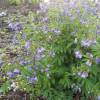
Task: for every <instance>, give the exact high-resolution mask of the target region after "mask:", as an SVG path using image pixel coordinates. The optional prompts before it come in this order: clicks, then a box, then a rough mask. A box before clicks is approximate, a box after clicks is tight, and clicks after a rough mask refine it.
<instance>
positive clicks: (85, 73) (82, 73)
mask: <svg viewBox="0 0 100 100" xmlns="http://www.w3.org/2000/svg"><path fill="white" fill-rule="evenodd" d="M78 75H79V76H80V77H82V78H87V77H88V72H78Z"/></svg>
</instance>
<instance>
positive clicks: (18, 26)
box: [8, 22, 22, 31]
mask: <svg viewBox="0 0 100 100" xmlns="http://www.w3.org/2000/svg"><path fill="white" fill-rule="evenodd" d="M8 29H9V30H10V31H20V30H22V25H21V24H20V23H19V22H16V23H9V25H8Z"/></svg>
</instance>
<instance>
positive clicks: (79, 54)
mask: <svg viewBox="0 0 100 100" xmlns="http://www.w3.org/2000/svg"><path fill="white" fill-rule="evenodd" d="M75 57H76V58H79V59H81V58H82V54H81V52H80V51H76V52H75Z"/></svg>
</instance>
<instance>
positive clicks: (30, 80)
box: [29, 77, 38, 84]
mask: <svg viewBox="0 0 100 100" xmlns="http://www.w3.org/2000/svg"><path fill="white" fill-rule="evenodd" d="M37 81H38V79H37V77H30V78H29V83H31V84H34V83H36V82H37Z"/></svg>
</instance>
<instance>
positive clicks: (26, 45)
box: [25, 41, 31, 50]
mask: <svg viewBox="0 0 100 100" xmlns="http://www.w3.org/2000/svg"><path fill="white" fill-rule="evenodd" d="M30 46H31V41H27V42H26V43H25V49H27V50H28V49H29V48H30Z"/></svg>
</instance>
